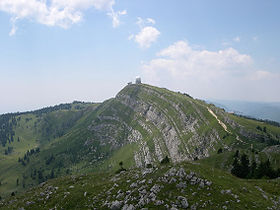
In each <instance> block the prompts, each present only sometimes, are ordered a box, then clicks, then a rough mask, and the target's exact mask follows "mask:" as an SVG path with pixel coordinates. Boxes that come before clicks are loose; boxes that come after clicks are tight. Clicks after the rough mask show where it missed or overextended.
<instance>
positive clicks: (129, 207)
mask: <svg viewBox="0 0 280 210" xmlns="http://www.w3.org/2000/svg"><path fill="white" fill-rule="evenodd" d="M135 209H136V208H135V207H134V206H133V205H132V204H125V205H124V206H123V207H122V210H135Z"/></svg>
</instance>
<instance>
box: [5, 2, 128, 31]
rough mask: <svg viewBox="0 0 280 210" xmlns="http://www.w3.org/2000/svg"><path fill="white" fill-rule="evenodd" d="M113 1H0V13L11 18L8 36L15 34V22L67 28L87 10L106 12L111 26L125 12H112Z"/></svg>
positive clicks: (115, 23)
mask: <svg viewBox="0 0 280 210" xmlns="http://www.w3.org/2000/svg"><path fill="white" fill-rule="evenodd" d="M114 4H115V0H1V1H0V11H4V12H6V13H9V14H10V15H11V16H12V18H11V22H12V30H11V32H10V35H14V34H15V33H16V29H17V27H16V25H15V24H16V21H17V20H21V19H28V20H32V21H36V22H38V23H40V24H44V25H48V26H59V27H62V28H68V27H70V26H71V25H72V24H75V23H78V22H80V21H81V20H82V18H83V12H84V11H85V10H87V9H89V8H95V9H97V10H102V11H107V12H108V15H109V16H110V17H111V18H112V23H113V26H114V27H116V26H118V25H119V24H120V20H119V17H120V16H121V15H123V14H125V13H126V11H121V12H120V11H116V12H115V11H114V10H113V5H114Z"/></svg>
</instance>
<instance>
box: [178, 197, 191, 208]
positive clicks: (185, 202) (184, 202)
mask: <svg viewBox="0 0 280 210" xmlns="http://www.w3.org/2000/svg"><path fill="white" fill-rule="evenodd" d="M177 199H178V200H179V201H180V204H181V207H182V208H183V209H187V208H188V207H189V203H188V200H187V198H185V197H183V196H178V197H177Z"/></svg>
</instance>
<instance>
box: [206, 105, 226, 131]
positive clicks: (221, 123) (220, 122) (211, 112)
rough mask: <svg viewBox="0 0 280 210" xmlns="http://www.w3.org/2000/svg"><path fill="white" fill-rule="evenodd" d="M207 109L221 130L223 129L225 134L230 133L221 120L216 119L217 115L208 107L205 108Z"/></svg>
mask: <svg viewBox="0 0 280 210" xmlns="http://www.w3.org/2000/svg"><path fill="white" fill-rule="evenodd" d="M207 109H208V112H210V114H212V115H213V116H214V117H215V118H216V120H217V121H218V123H219V124H220V125H221V126H222V127H223V129H224V130H225V131H226V132H228V133H231V132H230V131H229V130H228V129H227V126H226V125H225V124H224V123H223V122H222V121H221V120H219V118H218V117H217V115H216V114H215V113H214V112H213V111H212V110H211V109H210V108H209V107H207Z"/></svg>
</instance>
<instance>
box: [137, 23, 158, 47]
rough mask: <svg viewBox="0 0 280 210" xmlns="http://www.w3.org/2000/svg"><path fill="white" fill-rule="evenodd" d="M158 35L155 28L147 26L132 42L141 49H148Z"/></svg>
mask: <svg viewBox="0 0 280 210" xmlns="http://www.w3.org/2000/svg"><path fill="white" fill-rule="evenodd" d="M159 35H160V32H159V31H158V30H157V29H156V28H155V27H152V26H147V27H145V28H142V30H141V31H140V32H139V33H138V34H136V35H135V37H134V40H135V42H137V43H138V44H139V46H140V47H141V48H149V47H150V46H151V44H152V43H154V42H155V41H156V40H157V38H158V36H159Z"/></svg>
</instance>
